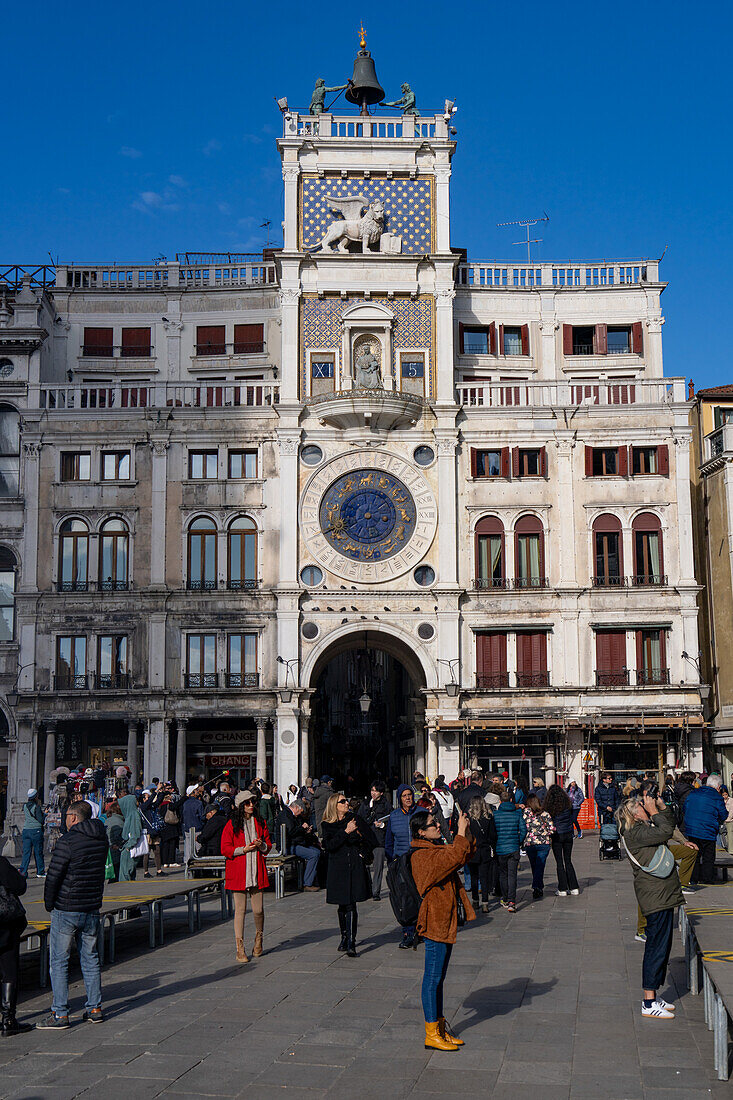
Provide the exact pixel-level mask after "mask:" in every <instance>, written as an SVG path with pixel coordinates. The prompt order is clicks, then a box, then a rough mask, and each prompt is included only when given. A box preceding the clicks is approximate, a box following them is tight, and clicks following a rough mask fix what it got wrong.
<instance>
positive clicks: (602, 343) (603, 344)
mask: <svg viewBox="0 0 733 1100" xmlns="http://www.w3.org/2000/svg"><path fill="white" fill-rule="evenodd" d="M595 342H596V346H595V354H596V355H607V354H608V325H596V339H595Z"/></svg>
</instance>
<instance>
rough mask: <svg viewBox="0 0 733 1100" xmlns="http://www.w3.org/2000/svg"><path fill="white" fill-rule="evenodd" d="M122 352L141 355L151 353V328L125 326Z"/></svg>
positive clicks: (129, 354)
mask: <svg viewBox="0 0 733 1100" xmlns="http://www.w3.org/2000/svg"><path fill="white" fill-rule="evenodd" d="M122 354H123V356H140V357H144V356H147V355H150V329H149V328H123V330H122Z"/></svg>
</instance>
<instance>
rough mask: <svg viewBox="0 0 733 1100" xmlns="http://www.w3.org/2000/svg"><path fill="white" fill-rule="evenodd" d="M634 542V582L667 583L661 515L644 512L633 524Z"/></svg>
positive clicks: (642, 583) (644, 583)
mask: <svg viewBox="0 0 733 1100" xmlns="http://www.w3.org/2000/svg"><path fill="white" fill-rule="evenodd" d="M631 533H632V538H633V544H634V584H636V585H660V584H666V583H667V578H666V577H665V576H664V555H663V548H662V524H661V523H660V520H659V516H655V515H654V514H653V513H652V512H642V513H641V515H638V516H637V517H636V519H635V520H634V522H633V524H632V525H631Z"/></svg>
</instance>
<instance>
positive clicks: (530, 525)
mask: <svg viewBox="0 0 733 1100" xmlns="http://www.w3.org/2000/svg"><path fill="white" fill-rule="evenodd" d="M514 539H515V569H514V576H515V581H514V583H515V585H516V587H517V588H545V587H546V586H547V580H546V577H545V536H544V531H543V529H542V523H541V522H540V520H539V519H538V518H537V516H522V517H521V518H520V519H518V520H517V523H516V526H515V528H514Z"/></svg>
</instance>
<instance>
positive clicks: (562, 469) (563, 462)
mask: <svg viewBox="0 0 733 1100" xmlns="http://www.w3.org/2000/svg"><path fill="white" fill-rule="evenodd" d="M555 445H556V447H557V450H556V452H555V453H556V462H557V482H556V484H557V514H558V516H559V517H561V521H562V522H561V523H560V524H551V525H550V541H551V543H552V550H553V551H554V553H553V555H552V556H553V557H554V558H555V559H556V561H557V564H555V563H554V562H553V561H552V560H550V561H549V562H548V563H547V564H546V566H545V569H546V570H547V569H548V567H549V573H548V576H549V575H550V574H552V579H553V580H556V581H557V583H558V584H559V585H560V587H561V588H564V587H567V586H568V585H573V586H574V585H575V584H577V575H576V554H577V540H576V538H575V500H574V491H573V452H574V450H575V440H574V439H573V438H572V435H571V433H568V434H567V435H565V434H562V435H561V434H560V433H556V434H555Z"/></svg>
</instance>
